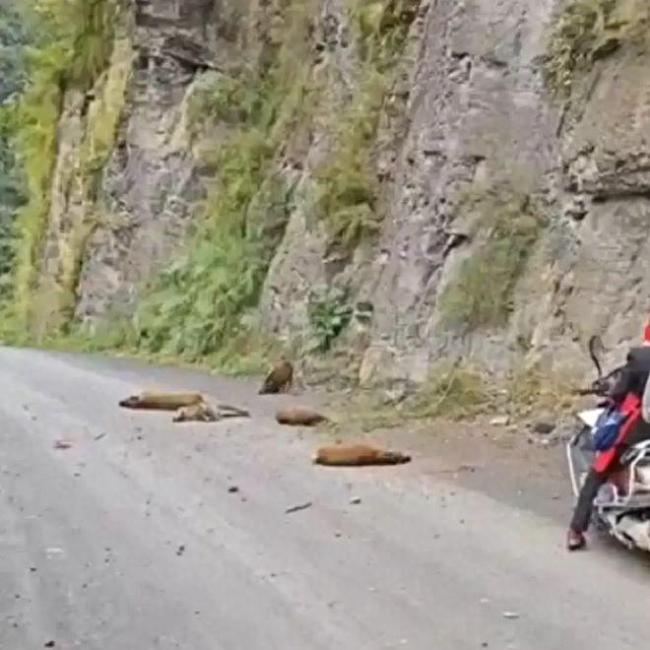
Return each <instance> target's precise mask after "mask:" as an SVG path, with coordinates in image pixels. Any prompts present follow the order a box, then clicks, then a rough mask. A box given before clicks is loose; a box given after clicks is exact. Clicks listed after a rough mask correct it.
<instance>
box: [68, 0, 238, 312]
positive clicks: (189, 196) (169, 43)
mask: <svg viewBox="0 0 650 650" xmlns="http://www.w3.org/2000/svg"><path fill="white" fill-rule="evenodd" d="M213 4H214V3H213V2H211V1H210V0H202V1H199V0H193V1H191V2H169V1H165V0H158V1H154V2H138V3H136V5H137V10H136V15H135V27H134V33H133V37H132V38H133V42H134V45H135V50H136V54H134V59H133V62H132V64H131V70H130V80H129V85H128V88H127V90H126V93H127V95H126V100H125V106H124V113H123V115H122V118H121V123H120V125H119V129H118V134H117V138H116V145H115V149H114V151H113V154H112V156H111V158H110V160H109V162H108V165H107V166H106V168H105V170H104V174H103V183H102V195H103V198H104V202H105V210H106V214H107V216H108V218H104V219H103V220H102V223H101V224H99V225H98V227H97V228H96V229H95V230H94V233H93V235H92V237H90V239H89V241H88V243H87V246H86V249H85V260H84V264H83V269H82V272H81V276H80V279H79V285H78V290H77V291H78V295H79V300H78V302H77V306H76V314H77V316H78V317H79V318H81V319H88V318H93V317H95V316H97V315H98V314H99V315H101V314H105V313H106V312H107V311H116V312H118V313H119V312H124V310H128V309H131V310H132V309H133V307H134V301H135V300H136V297H137V293H136V290H137V288H138V285H139V283H141V282H142V281H143V280H146V279H147V278H149V277H150V276H151V275H152V273H154V272H155V271H156V270H157V269H158V268H159V267H160V264H161V262H165V261H167V260H169V259H170V257H171V256H172V254H173V252H174V251H175V250H176V248H177V247H178V246H179V244H180V243H181V242H182V240H183V237H184V236H185V233H186V231H187V228H188V226H189V224H190V221H191V216H192V210H193V209H194V208H195V207H196V204H197V201H198V200H200V198H201V197H202V195H203V184H202V182H201V173H200V169H199V168H198V164H197V161H196V160H195V158H194V156H193V152H192V147H191V142H190V135H189V133H188V127H187V124H186V120H185V118H186V110H187V98H188V96H189V93H190V89H191V87H192V85H193V83H194V82H195V80H196V79H197V78H198V77H200V75H201V74H202V73H203V72H204V71H205V70H207V69H210V68H216V67H219V66H220V65H222V64H223V62H224V61H226V62H227V61H228V60H229V58H230V57H231V50H232V49H234V48H233V47H232V45H231V44H230V43H229V42H228V40H227V38H219V35H218V32H217V26H218V25H220V24H221V23H226V22H227V20H228V16H227V15H226V12H227V7H226V8H221V9H220V10H216V9H215V8H214V7H213Z"/></svg>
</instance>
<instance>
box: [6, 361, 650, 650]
mask: <svg viewBox="0 0 650 650" xmlns="http://www.w3.org/2000/svg"><path fill="white" fill-rule="evenodd" d="M181 382H182V383H181ZM152 385H158V386H170V387H174V388H187V387H198V388H202V389H206V390H210V392H211V393H212V394H214V395H219V397H220V398H222V399H225V400H228V401H234V402H236V403H238V404H248V405H249V406H250V408H251V409H252V411H253V415H254V417H253V419H252V420H249V421H240V422H236V423H235V422H230V423H228V424H224V423H218V424H210V425H206V424H201V425H200V424H190V425H172V424H171V423H170V416H169V415H165V414H156V413H154V414H143V413H129V412H125V411H120V410H119V409H118V408H117V407H116V403H117V401H118V399H120V398H121V397H124V396H125V395H126V394H129V393H130V392H133V391H137V390H139V389H141V388H146V387H149V386H152ZM280 399H287V398H285V397H283V398H280ZM277 401H278V398H272V397H271V398H258V397H257V396H256V395H255V394H254V391H253V390H250V387H249V386H247V385H246V384H237V383H234V382H227V381H225V380H222V381H218V380H215V379H212V378H205V377H202V376H199V375H195V374H192V373H189V372H184V371H173V370H156V371H155V372H154V371H153V370H151V371H149V370H145V369H142V367H140V366H137V365H134V364H129V363H119V362H106V361H100V360H97V359H93V358H90V357H75V356H72V355H55V354H50V353H45V352H35V351H28V350H14V349H0V409H1V411H2V416H3V424H2V427H0V488H1V489H0V647H1V648H2V649H3V650H5V649H6V650H31V649H36V648H43V647H44V646H45V647H48V646H46V644H48V643H50V642H54V643H55V645H54V646H52V645H51V644H50V646H49V647H55V648H57V649H69V648H83V649H84V650H95V649H96V650H148V649H149V648H183V649H185V650H222V649H223V650H272V649H278V650H334V649H336V650H348V649H349V650H366V649H367V650H380V649H383V648H408V649H416V650H474V649H476V648H497V649H508V648H517V649H520V650H567V649H570V650H587V649H588V650H624V649H626V648H634V649H635V650H638V649H639V648H642V647H647V645H648V635H649V634H650V632H649V631H648V625H647V621H648V616H649V612H650V570H648V568H647V566H646V565H644V564H643V563H642V562H640V561H639V560H638V559H635V558H634V557H633V556H630V555H628V554H620V553H615V552H611V549H610V552H604V551H603V550H602V549H594V550H592V551H591V552H590V553H585V554H581V555H579V556H568V555H567V554H566V553H565V552H564V550H563V548H562V541H563V530H562V527H561V525H560V524H561V522H558V521H554V520H552V519H549V518H545V517H543V516H541V515H539V514H536V513H535V512H534V511H529V510H525V509H520V508H517V507H514V506H513V505H512V504H508V503H506V502H504V501H498V500H495V499H493V498H490V497H488V496H486V495H485V494H483V493H482V492H480V491H476V490H469V489H466V488H463V487H460V486H459V485H458V484H454V483H453V482H446V481H445V480H443V479H440V480H438V479H435V478H430V477H429V478H427V477H425V476H424V474H422V473H420V472H419V470H418V463H419V462H420V460H419V459H417V458H416V460H415V462H414V463H413V464H412V465H410V466H404V467H398V468H377V469H373V470H359V469H348V470H342V471H339V470H333V469H328V468H319V467H316V466H313V465H312V464H310V463H309V457H310V455H311V452H312V448H313V446H314V444H315V441H314V440H313V435H314V434H313V433H300V432H296V431H293V430H291V431H287V430H286V429H280V428H278V427H277V426H276V425H275V424H274V422H273V419H272V414H273V410H274V408H275V406H276V405H277ZM57 438H67V439H70V440H71V441H73V443H74V447H72V448H71V449H67V450H57V449H55V448H54V446H53V443H54V442H55V440H56V439H57ZM231 486H237V487H238V488H239V489H238V491H237V492H231V491H229V488H230V487H231ZM354 496H358V497H360V498H361V503H358V504H353V503H351V499H352V497H354ZM308 501H309V502H312V504H313V505H312V507H311V508H308V509H305V510H301V511H299V512H295V513H293V514H286V513H285V510H286V509H287V508H289V507H291V506H295V505H300V504H302V503H305V502H308ZM507 612H510V613H512V614H513V616H512V617H509V616H506V615H504V614H505V613H507Z"/></svg>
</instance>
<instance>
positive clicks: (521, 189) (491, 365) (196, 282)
mask: <svg viewBox="0 0 650 650" xmlns="http://www.w3.org/2000/svg"><path fill="white" fill-rule="evenodd" d="M37 4H38V3H37ZM41 4H43V3H41ZM45 4H48V3H45ZM59 4H61V3H59ZM49 5H50V9H52V8H53V9H54V11H56V9H57V6H56V5H57V0H49ZM88 5H93V7H94V9H93V11H94V13H92V12H91V13H90V14H88V15H87V16H86V20H85V22H84V23H83V24H81V25H79V26H77V27H76V29H77V31H76V32H74V33H73V34H72V35H70V34H65V33H63V32H61V34H62V36H61V39H63V41H65V39H68V41H67V43H68V44H72V48H71V51H72V54H71V55H70V57H69V59H68V60H67V61H66V63H65V66H64V67H63V69H62V70H61V71H60V75H59V76H58V77H56V82H57V84H58V89H59V91H58V94H57V96H56V101H55V105H56V111H57V112H56V123H55V130H54V133H55V137H54V140H53V142H52V143H51V146H50V147H49V149H48V147H45V148H43V150H42V156H45V157H47V155H48V152H49V155H50V160H49V162H47V163H46V164H45V170H46V171H41V172H38V173H40V174H41V175H40V176H38V178H37V179H36V180H37V181H38V182H39V183H40V186H39V184H38V183H35V182H34V178H33V177H34V172H33V170H32V184H31V186H32V192H34V191H35V189H34V188H38V187H41V188H43V191H44V194H45V195H46V200H43V199H42V198H39V199H38V201H39V205H38V206H37V208H36V211H37V212H39V216H38V218H35V217H34V209H35V208H34V205H33V204H34V200H35V199H34V197H33V196H32V201H31V204H32V205H31V208H30V206H28V208H27V211H28V212H29V210H30V209H31V210H32V216H31V217H30V216H29V214H28V215H27V217H25V216H24V215H23V216H22V220H21V217H20V216H19V220H18V223H19V227H21V228H22V229H23V231H22V233H21V232H19V234H22V239H21V240H20V243H19V245H18V247H19V248H18V262H17V266H16V270H15V276H16V281H15V284H16V287H17V291H16V295H17V297H16V298H15V299H14V301H13V304H12V305H11V314H12V319H13V321H14V322H17V323H21V325H20V328H21V329H24V328H25V327H29V328H31V330H32V331H33V332H34V333H35V334H36V335H37V336H38V337H41V338H42V337H44V336H47V335H48V334H50V333H52V332H58V331H61V330H71V331H76V330H77V329H78V328H79V327H82V328H83V329H84V331H85V332H86V333H89V335H90V336H91V337H96V338H99V337H103V338H105V339H106V337H108V339H107V340H110V343H107V345H131V346H134V347H138V348H140V349H143V350H146V351H149V352H163V353H169V354H175V355H181V356H185V357H188V358H193V359H195V358H199V357H203V356H206V355H213V354H216V355H217V356H219V355H220V356H219V358H220V359H222V360H223V359H226V358H227V357H231V356H233V355H237V354H240V355H242V354H243V355H246V354H251V350H252V349H253V348H254V347H255V345H257V344H258V343H259V340H261V339H262V338H263V339H265V340H266V339H268V338H275V339H279V340H281V341H284V342H285V344H286V345H288V346H291V347H293V348H294V349H296V350H301V351H303V352H305V351H308V352H310V353H313V355H314V358H318V359H320V360H321V361H322V359H323V358H329V359H336V360H338V362H339V367H340V364H341V363H342V364H343V365H344V366H345V368H346V369H347V370H348V371H349V374H350V378H352V379H354V380H360V381H361V382H362V383H364V384H372V383H374V382H377V381H385V380H390V381H395V380H399V381H414V382H420V381H423V380H425V379H426V377H427V375H428V374H429V372H430V371H431V369H432V368H433V367H435V366H436V364H437V363H438V362H439V361H440V360H443V359H448V358H450V357H453V358H456V357H459V356H461V357H463V358H464V359H466V360H469V361H471V362H472V363H473V364H475V365H478V366H481V367H483V368H484V369H487V370H489V371H491V372H507V371H512V369H513V368H522V367H523V368H529V369H532V368H536V367H539V368H542V369H544V371H545V372H549V371H553V372H555V373H556V374H557V375H558V376H565V375H580V374H583V373H584V371H585V369H586V367H587V364H588V361H587V360H586V359H585V354H584V352H583V349H584V345H585V341H586V338H587V337H588V336H589V335H590V334H591V333H599V334H602V335H603V338H604V340H605V343H606V345H607V347H608V348H609V349H610V350H611V354H612V355H615V354H618V353H620V351H621V349H622V348H623V346H625V345H626V344H627V343H629V341H630V340H634V339H637V338H638V337H639V333H640V329H641V326H642V323H643V321H644V319H645V317H646V316H647V314H648V312H649V311H650V269H649V268H648V264H647V262H646V260H648V259H650V238H649V237H648V223H649V218H650V201H649V200H648V197H649V196H650V164H649V160H650V148H649V146H650V144H649V143H648V138H650V95H649V94H648V91H647V87H646V85H645V84H646V82H647V81H648V79H649V76H650V72H648V70H650V68H649V67H648V65H649V63H650V51H649V50H648V45H649V44H650V42H649V37H648V36H647V34H648V33H649V32H648V29H649V28H650V8H648V7H647V6H646V5H647V2H644V0H566V1H562V0H536V1H534V2H533V1H532V0H248V1H246V2H244V1H241V0H237V1H235V0H232V1H230V0H134V1H133V2H126V1H118V0H95V2H94V3H88ZM45 18H46V19H50V20H51V19H52V18H51V16H49V18H48V16H46V17H45ZM42 19H43V16H41V20H42ZM89 30H90V32H91V34H92V35H93V38H94V39H95V41H93V42H94V45H93V47H94V50H93V51H95V50H100V51H101V56H100V55H95V58H94V59H93V60H94V61H96V63H95V64H94V65H93V66H91V67H90V68H89V67H88V65H86V66H85V68H84V69H87V70H86V74H85V75H84V77H83V81H82V80H81V79H80V78H78V77H77V78H75V77H73V76H71V75H70V74H69V70H70V69H74V67H75V66H76V65H78V60H77V59H78V58H79V57H82V56H85V57H86V58H87V57H88V53H87V52H88V47H86V49H85V50H83V51H82V49H80V47H79V46H78V43H79V40H80V39H81V37H82V35H83V34H87V33H88V32H89ZM100 42H101V47H100V46H99V45H98V43H100ZM34 66H36V68H35V67H34ZM37 73H38V62H36V63H34V62H32V78H33V77H34V75H36V74H37ZM41 83H43V82H42V80H41ZM41 91H42V89H41ZM27 92H28V93H29V91H27ZM32 92H34V90H33V88H32ZM22 101H23V104H25V103H27V104H28V103H29V97H28V98H27V100H25V99H23V100H22ZM24 111H25V109H24V108H23V113H24ZM39 119H40V118H39ZM23 122H25V123H27V122H28V120H26V119H24V120H23ZM31 124H32V127H33V120H32V122H31ZM22 127H23V131H24V129H25V125H24V124H23V125H22ZM23 151H24V148H23ZM27 171H28V172H29V169H28V170H27ZM28 175H29V173H28ZM37 198H38V197H37ZM30 219H31V220H30ZM20 224H22V225H20ZM25 224H28V226H26V225H25ZM25 229H27V230H28V231H29V233H30V234H29V235H28V236H26V235H25V234H24V231H25ZM316 365H318V364H315V365H314V367H316ZM321 365H322V364H321Z"/></svg>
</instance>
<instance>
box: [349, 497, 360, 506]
mask: <svg viewBox="0 0 650 650" xmlns="http://www.w3.org/2000/svg"><path fill="white" fill-rule="evenodd" d="M350 503H351V504H352V505H353V506H358V505H359V504H360V503H361V497H352V498H351V499H350Z"/></svg>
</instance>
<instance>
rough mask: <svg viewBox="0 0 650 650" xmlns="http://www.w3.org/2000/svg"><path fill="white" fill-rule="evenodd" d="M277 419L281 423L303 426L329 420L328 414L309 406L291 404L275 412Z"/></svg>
mask: <svg viewBox="0 0 650 650" xmlns="http://www.w3.org/2000/svg"><path fill="white" fill-rule="evenodd" d="M275 419H276V421H277V422H278V423H279V424H285V425H288V426H302V427H312V426H314V425H316V424H320V423H321V422H327V421H328V418H327V417H326V416H324V415H323V414H322V413H318V411H315V410H314V409H311V408H309V407H308V406H290V407H287V408H283V409H280V410H279V411H278V412H277V413H276V414H275Z"/></svg>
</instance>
